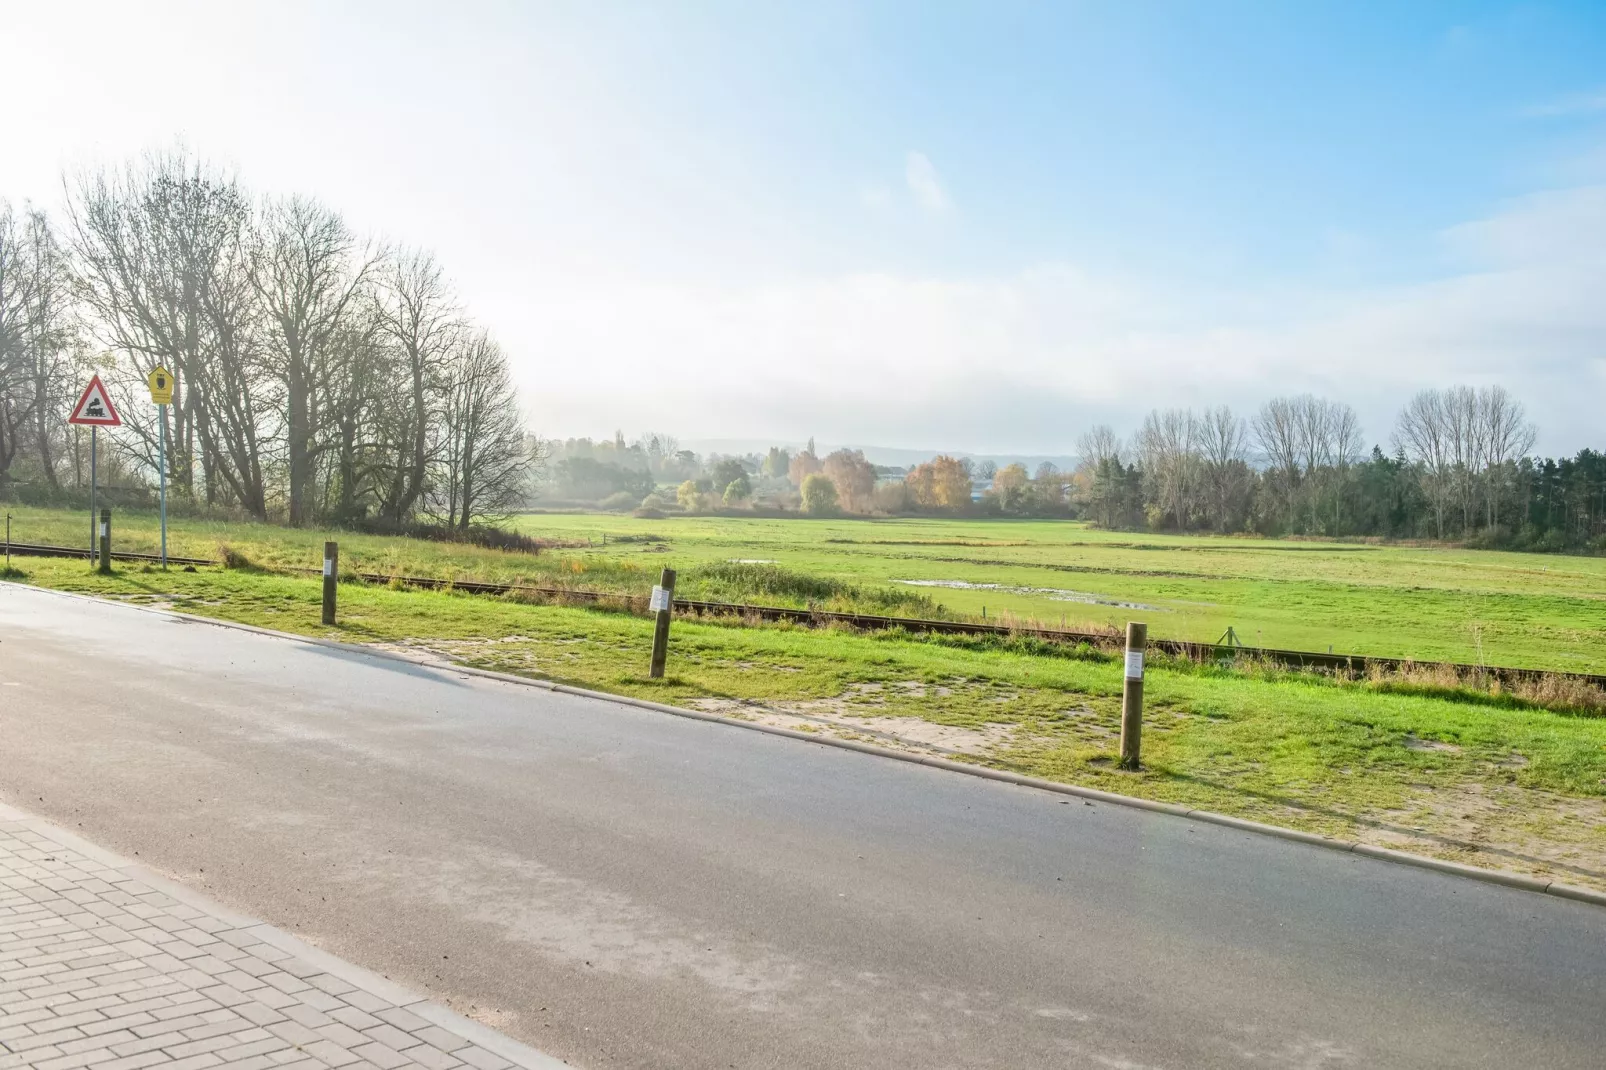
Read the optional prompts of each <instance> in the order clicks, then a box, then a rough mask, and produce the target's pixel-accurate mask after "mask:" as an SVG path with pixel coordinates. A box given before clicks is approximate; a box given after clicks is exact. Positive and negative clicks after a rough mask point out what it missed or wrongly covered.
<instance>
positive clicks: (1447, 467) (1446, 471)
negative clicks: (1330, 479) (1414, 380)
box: [1394, 390, 1456, 539]
mask: <svg viewBox="0 0 1606 1070" xmlns="http://www.w3.org/2000/svg"><path fill="white" fill-rule="evenodd" d="M1454 434H1455V432H1454V430H1453V428H1452V426H1451V417H1450V413H1449V412H1448V411H1447V406H1446V404H1445V395H1444V392H1443V391H1440V390H1423V391H1421V392H1419V393H1418V394H1416V395H1415V396H1414V397H1412V398H1411V400H1410V401H1409V402H1407V403H1406V406H1405V409H1404V411H1403V412H1401V413H1400V418H1399V421H1398V423H1397V424H1396V426H1395V431H1394V445H1395V448H1396V449H1399V450H1402V451H1404V453H1405V455H1406V457H1408V458H1409V459H1410V460H1411V461H1412V462H1413V463H1414V464H1415V465H1416V466H1417V469H1418V471H1420V473H1421V476H1422V481H1423V484H1424V485H1423V490H1424V491H1425V492H1426V494H1427V498H1428V501H1430V502H1431V503H1432V505H1433V519H1434V526H1435V530H1436V531H1437V533H1438V537H1439V538H1441V539H1442V538H1444V515H1445V511H1446V508H1447V506H1448V505H1449V501H1450V497H1451V495H1452V494H1453V493H1454V485H1453V480H1454V474H1455V464H1456V459H1455V446H1454V444H1453V442H1452V439H1453V438H1454Z"/></svg>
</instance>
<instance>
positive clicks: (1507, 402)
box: [1478, 386, 1538, 528]
mask: <svg viewBox="0 0 1606 1070" xmlns="http://www.w3.org/2000/svg"><path fill="white" fill-rule="evenodd" d="M1478 418H1479V423H1480V424H1481V425H1482V431H1481V433H1480V435H1479V439H1480V441H1481V442H1482V445H1483V457H1484V464H1485V471H1484V483H1485V492H1484V497H1485V502H1486V506H1487V510H1486V520H1487V523H1488V526H1489V527H1490V528H1493V527H1495V526H1496V525H1497V524H1499V522H1500V499H1501V496H1502V494H1503V490H1504V487H1505V483H1506V480H1507V477H1508V473H1509V471H1510V469H1511V468H1513V467H1514V466H1515V464H1516V462H1517V461H1518V460H1520V459H1521V458H1522V457H1523V456H1524V455H1525V454H1527V452H1528V451H1529V450H1530V449H1532V448H1533V444H1534V440H1535V438H1536V437H1537V435H1538V432H1537V430H1536V429H1535V427H1534V425H1533V424H1531V423H1529V422H1528V419H1527V414H1526V413H1525V412H1524V410H1523V407H1522V402H1520V401H1518V400H1517V399H1516V398H1514V397H1512V396H1511V393H1510V392H1509V391H1507V390H1506V388H1505V387H1503V386H1490V387H1485V388H1484V389H1482V390H1480V391H1479V392H1478Z"/></svg>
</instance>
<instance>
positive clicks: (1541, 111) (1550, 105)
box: [1522, 89, 1606, 118]
mask: <svg viewBox="0 0 1606 1070" xmlns="http://www.w3.org/2000/svg"><path fill="white" fill-rule="evenodd" d="M1602 111H1606V89H1596V90H1593V91H1591V92H1587V93H1569V94H1567V95H1566V96H1563V97H1557V98H1556V99H1555V100H1552V101H1549V102H1547V103H1544V104H1536V105H1534V106H1533V107H1530V108H1524V109H1523V112H1522V113H1523V114H1524V115H1529V116H1533V117H1535V118H1554V117H1558V116H1566V115H1591V114H1594V113H1595V112H1602Z"/></svg>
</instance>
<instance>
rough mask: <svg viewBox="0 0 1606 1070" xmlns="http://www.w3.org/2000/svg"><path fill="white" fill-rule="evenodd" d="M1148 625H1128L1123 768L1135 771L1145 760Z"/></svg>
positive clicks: (1123, 715) (1123, 696) (1122, 743)
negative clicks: (1144, 725)
mask: <svg viewBox="0 0 1606 1070" xmlns="http://www.w3.org/2000/svg"><path fill="white" fill-rule="evenodd" d="M1148 643H1149V626H1148V625H1147V624H1141V623H1139V622H1138V621H1131V622H1129V623H1128V624H1127V626H1126V688H1125V690H1124V691H1122V693H1121V768H1122V769H1133V770H1136V769H1138V768H1139V766H1140V765H1141V763H1142V760H1143V649H1144V647H1146V646H1147V645H1148Z"/></svg>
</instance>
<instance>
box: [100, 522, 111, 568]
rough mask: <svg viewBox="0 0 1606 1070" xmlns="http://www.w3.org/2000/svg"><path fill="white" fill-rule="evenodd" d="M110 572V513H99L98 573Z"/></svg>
mask: <svg viewBox="0 0 1606 1070" xmlns="http://www.w3.org/2000/svg"><path fill="white" fill-rule="evenodd" d="M111 570H112V511H111V510H110V509H102V510H101V511H100V571H101V572H103V573H104V572H110V571H111Z"/></svg>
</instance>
